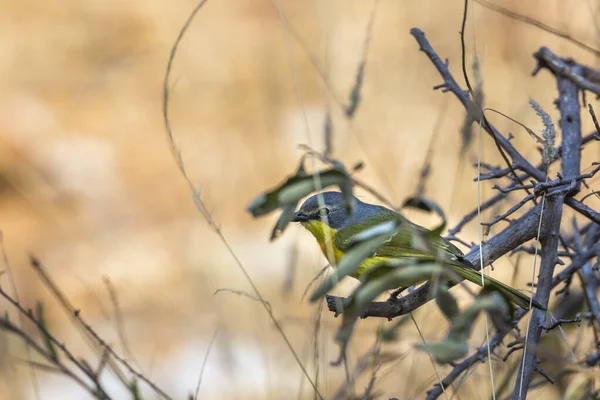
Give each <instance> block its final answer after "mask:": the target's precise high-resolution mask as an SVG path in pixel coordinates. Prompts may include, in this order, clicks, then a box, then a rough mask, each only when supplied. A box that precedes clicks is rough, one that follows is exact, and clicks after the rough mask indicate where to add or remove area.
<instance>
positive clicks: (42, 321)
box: [36, 301, 58, 361]
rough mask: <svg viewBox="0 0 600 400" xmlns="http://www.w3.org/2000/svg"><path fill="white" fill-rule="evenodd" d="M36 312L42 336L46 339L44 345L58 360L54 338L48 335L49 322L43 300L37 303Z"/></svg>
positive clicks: (51, 355)
mask: <svg viewBox="0 0 600 400" xmlns="http://www.w3.org/2000/svg"><path fill="white" fill-rule="evenodd" d="M36 314H37V322H38V324H39V331H40V336H41V337H42V339H43V341H44V346H45V347H46V350H47V351H48V353H49V354H50V357H51V358H52V359H53V360H55V361H57V360H58V352H57V351H56V347H55V346H54V343H53V342H52V339H51V338H50V336H49V335H48V324H47V323H46V317H45V315H44V304H43V303H42V302H41V301H38V302H37V304H36Z"/></svg>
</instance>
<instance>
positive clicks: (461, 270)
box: [452, 260, 546, 310]
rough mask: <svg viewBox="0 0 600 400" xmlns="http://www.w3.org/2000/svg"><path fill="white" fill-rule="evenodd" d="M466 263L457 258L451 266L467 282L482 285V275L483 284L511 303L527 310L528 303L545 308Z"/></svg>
mask: <svg viewBox="0 0 600 400" xmlns="http://www.w3.org/2000/svg"><path fill="white" fill-rule="evenodd" d="M467 263H468V261H466V260H458V262H457V263H456V264H453V265H452V268H453V269H454V271H455V272H456V273H457V274H458V275H460V276H461V277H463V278H464V279H466V280H468V281H469V282H473V283H476V284H477V285H479V286H482V284H481V275H483V282H484V285H485V286H490V287H492V288H494V289H496V290H498V291H499V292H500V293H502V294H503V295H504V296H506V297H507V298H508V299H509V300H510V301H512V302H513V303H515V304H516V305H518V306H519V307H521V308H523V309H525V310H529V305H530V304H531V305H533V306H534V307H535V308H538V309H540V310H546V307H544V306H543V305H541V304H540V303H538V302H537V301H535V300H533V299H531V298H530V297H529V296H527V295H526V294H523V293H521V292H520V291H518V290H517V289H515V288H513V287H510V286H508V285H507V284H505V283H502V282H500V281H499V280H497V279H494V278H492V277H491V276H487V275H486V274H482V273H481V272H479V271H476V270H474V269H473V268H470V267H469V266H467Z"/></svg>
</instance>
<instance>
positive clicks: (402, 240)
mask: <svg viewBox="0 0 600 400" xmlns="http://www.w3.org/2000/svg"><path fill="white" fill-rule="evenodd" d="M390 214H391V215H390ZM390 214H382V215H378V216H375V217H371V218H368V219H366V220H364V221H362V222H358V223H354V224H350V225H349V226H347V227H345V228H343V229H340V230H339V231H338V232H337V234H336V237H335V242H336V246H337V247H338V248H339V249H340V250H342V251H346V250H347V249H348V248H349V247H350V246H351V245H352V241H353V240H354V237H355V236H356V235H357V234H358V233H360V232H362V231H364V230H366V229H369V228H372V227H373V226H376V225H378V224H381V223H384V222H387V221H389V220H390V218H392V217H394V216H395V215H398V214H395V213H392V211H390ZM400 218H401V219H402V221H403V224H402V225H401V226H400V228H399V229H398V232H397V233H395V234H394V236H392V238H391V239H390V240H389V241H387V242H386V243H385V244H383V245H382V246H381V247H379V248H378V249H377V250H376V252H375V253H374V254H373V256H377V257H389V258H403V257H414V258H418V259H422V260H431V261H439V262H443V264H446V265H449V266H450V267H452V269H453V270H454V271H455V272H456V273H457V274H458V275H459V276H461V277H462V278H464V279H466V280H468V281H470V282H473V283H475V284H478V285H480V286H481V272H479V271H476V270H474V269H472V268H470V266H469V262H468V261H467V260H465V259H464V258H463V257H464V254H463V253H462V251H460V249H458V248H457V247H456V246H454V245H453V244H452V243H450V242H449V241H447V240H445V239H444V238H442V237H439V236H436V237H432V236H431V235H430V233H431V231H430V230H429V229H427V228H424V227H421V226H419V225H416V224H413V223H412V222H410V221H408V220H407V219H406V218H404V217H402V216H400ZM415 231H417V232H419V233H420V234H421V235H419V236H420V239H423V240H427V241H428V244H427V245H425V246H415V244H416V243H417V241H416V240H415V238H414V236H415ZM427 247H429V249H427ZM483 279H484V282H485V286H488V287H491V288H494V289H496V290H498V291H500V292H501V293H502V294H504V295H505V296H506V297H507V298H508V299H509V300H511V301H512V302H513V303H515V304H517V305H518V306H520V307H522V308H524V309H529V303H530V301H531V300H530V298H529V296H527V295H525V294H523V293H521V292H519V291H518V290H517V289H515V288H513V287H511V286H508V285H506V284H504V283H502V282H500V281H498V280H496V279H494V278H492V277H489V276H487V275H485V274H483ZM533 306H534V307H536V308H539V309H542V310H544V309H545V308H544V307H543V306H542V305H541V304H539V303H538V302H536V301H533Z"/></svg>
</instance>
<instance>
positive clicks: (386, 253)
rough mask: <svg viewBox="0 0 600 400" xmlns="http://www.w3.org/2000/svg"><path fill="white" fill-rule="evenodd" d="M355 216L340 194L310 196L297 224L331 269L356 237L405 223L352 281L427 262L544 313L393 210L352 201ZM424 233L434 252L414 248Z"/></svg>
mask: <svg viewBox="0 0 600 400" xmlns="http://www.w3.org/2000/svg"><path fill="white" fill-rule="evenodd" d="M351 201H352V207H351V208H350V209H351V210H352V212H350V211H349V210H348V208H347V207H346V201H345V198H344V196H343V195H342V193H340V192H334V191H330V192H323V193H320V194H316V195H313V196H311V197H309V198H308V199H307V200H305V201H304V203H303V204H302V205H301V206H300V208H299V209H298V211H296V212H295V213H294V217H293V218H292V222H299V223H300V224H301V225H302V226H303V227H304V228H306V229H307V230H308V231H309V232H310V233H311V234H312V235H313V236H314V237H315V239H316V240H317V243H318V244H319V247H320V248H321V251H322V252H323V254H324V255H325V258H327V260H328V261H329V263H330V264H331V265H336V264H337V263H339V262H340V260H341V259H342V258H343V257H344V254H345V252H346V251H348V250H349V249H350V247H352V245H353V244H354V243H355V241H356V237H357V235H359V234H360V233H361V232H364V231H366V230H368V229H370V228H373V227H374V226H377V225H380V224H383V223H385V222H388V221H400V222H401V223H400V225H399V228H398V229H397V231H396V232H395V233H394V234H393V236H391V238H390V239H389V240H388V241H386V242H385V243H384V244H383V245H382V246H380V247H379V248H377V250H375V252H374V253H373V254H372V255H371V256H370V257H368V258H366V259H365V260H364V261H362V263H361V264H360V265H359V267H358V269H357V270H356V272H354V273H353V274H352V275H351V276H352V277H353V278H356V279H360V277H361V276H362V275H363V274H365V272H367V271H368V270H370V269H371V268H374V267H375V266H377V265H378V264H380V263H382V262H385V261H387V260H390V259H403V258H413V259H418V260H423V261H437V262H440V263H442V264H443V265H445V266H448V267H450V268H452V270H453V271H454V273H456V274H457V275H459V276H460V277H462V278H464V279H466V280H468V281H470V282H473V283H476V284H478V285H479V286H482V283H481V281H482V275H483V278H484V283H485V286H487V287H491V288H494V289H496V290H498V291H500V292H501V293H502V294H503V295H504V296H505V297H506V298H508V299H509V300H510V301H512V302H513V303H515V304H517V305H518V306H519V307H521V308H523V309H526V310H528V309H529V308H530V304H533V306H534V307H536V308H540V309H545V308H544V307H543V306H542V305H540V304H539V303H538V302H536V301H532V300H531V299H530V298H529V296H527V295H525V294H523V293H521V292H520V291H518V290H517V289H515V288H512V287H510V286H508V285H506V284H504V283H502V282H500V281H499V280H497V279H494V278H492V277H490V276H487V275H485V274H482V273H481V272H479V271H477V270H476V269H475V268H474V267H473V265H472V264H471V263H470V262H469V261H468V260H467V259H465V255H464V253H463V252H462V251H461V250H460V249H459V248H458V247H456V246H455V245H454V244H452V243H451V242H449V241H448V240H446V239H444V238H442V237H441V236H438V235H432V233H431V231H430V230H429V229H427V228H425V227H422V226H419V225H417V224H414V223H413V222H411V221H409V220H408V219H407V218H406V217H404V216H403V215H401V214H400V213H398V212H396V211H393V210H390V209H389V208H386V207H383V206H380V205H375V204H368V203H364V202H362V201H360V200H359V199H357V198H356V197H354V196H352V199H351ZM415 231H416V232H420V233H421V234H423V236H424V237H427V239H428V243H429V244H430V246H429V249H425V248H423V246H419V247H415V246H413V240H412V237H413V235H414V233H415Z"/></svg>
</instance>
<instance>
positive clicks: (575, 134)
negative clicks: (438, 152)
mask: <svg viewBox="0 0 600 400" xmlns="http://www.w3.org/2000/svg"><path fill="white" fill-rule="evenodd" d="M411 34H412V35H413V36H414V37H415V39H416V40H417V42H418V43H419V46H420V50H421V51H423V52H424V53H425V54H426V55H427V56H428V57H429V59H430V61H431V62H432V63H433V64H434V66H435V67H436V68H437V70H438V72H439V73H440V75H441V76H442V78H443V83H442V84H440V85H437V86H435V87H434V89H442V91H443V92H448V91H449V92H452V93H453V94H454V95H455V96H456V97H457V98H458V99H459V101H460V102H461V103H462V104H463V106H464V107H465V109H467V110H469V109H470V107H471V102H472V100H471V99H470V96H469V92H468V91H465V90H463V89H461V88H460V86H459V85H458V84H457V82H456V80H455V79H454V78H453V77H452V75H451V74H450V72H449V69H448V61H447V60H446V61H445V62H444V61H442V60H441V59H440V57H439V56H438V55H437V53H436V52H435V51H434V50H433V48H432V47H431V45H430V44H429V42H428V41H427V39H425V35H424V34H423V32H422V31H420V30H419V29H416V28H414V29H412V30H411ZM546 50H547V49H546ZM546 50H544V49H542V50H540V52H538V53H536V58H538V67H547V68H550V69H551V70H552V71H553V73H555V74H556V75H557V78H558V82H559V93H560V97H559V100H558V105H559V108H560V111H561V116H562V118H561V121H560V128H561V131H562V143H561V146H559V147H558V148H557V149H556V150H555V153H556V154H557V156H556V157H555V158H553V159H551V160H549V159H545V163H542V164H540V165H538V166H534V165H533V164H531V163H530V162H529V161H528V160H526V159H525V157H524V156H522V155H521V153H520V152H519V151H518V150H517V149H516V148H515V147H514V146H513V145H512V143H511V142H510V140H509V139H507V138H506V137H505V136H503V135H502V134H501V133H500V132H498V131H497V129H496V128H495V127H493V125H491V124H489V123H487V124H485V125H483V128H484V129H486V131H487V132H488V133H489V134H490V135H492V136H493V137H494V138H495V140H496V141H497V142H498V143H499V144H500V145H501V147H502V148H503V149H504V150H505V151H506V153H507V154H508V155H509V156H510V158H511V159H512V162H511V163H510V167H509V168H502V169H500V168H495V167H491V166H490V167H489V168H488V170H489V172H488V173H487V174H486V175H484V176H485V177H486V178H487V179H495V178H501V177H505V176H507V175H508V174H510V173H511V172H512V173H513V174H514V170H519V171H521V173H520V174H519V175H518V176H517V175H516V174H514V178H512V177H511V179H512V180H513V184H512V185H511V186H507V187H503V188H500V193H498V194H496V195H495V196H494V197H492V198H490V199H489V200H488V201H486V202H484V203H483V204H482V205H481V208H482V209H487V208H490V207H492V206H493V205H495V204H498V203H499V202H501V201H502V200H505V199H506V198H507V196H508V193H509V192H515V191H516V190H520V189H524V190H526V191H527V190H529V189H531V190H533V192H528V195H527V196H525V197H524V198H523V199H522V200H521V201H519V202H517V203H516V205H515V206H513V207H512V208H511V209H509V210H508V211H507V212H506V213H505V214H503V215H501V216H500V217H498V218H497V219H496V220H494V221H492V222H491V223H488V224H487V225H492V224H493V223H495V222H497V221H499V220H505V219H507V217H508V216H509V215H511V214H513V213H514V212H516V211H517V210H518V209H519V208H521V207H522V206H523V205H525V204H526V203H527V201H530V200H533V201H535V199H536V198H537V197H538V196H540V195H542V194H544V195H545V196H546V198H545V200H544V201H543V202H542V204H543V206H542V204H535V205H532V208H531V209H529V210H528V211H526V212H525V213H524V214H523V215H522V216H520V217H518V218H517V219H516V220H514V221H510V222H511V223H510V225H509V226H508V227H507V228H506V229H504V230H503V231H502V232H500V233H499V234H497V235H495V236H493V237H492V238H491V239H489V241H488V242H487V243H485V245H484V249H483V251H484V257H483V258H484V261H483V266H486V265H488V264H489V263H490V262H492V261H494V260H495V259H497V258H498V257H500V256H502V255H503V254H506V253H507V252H510V251H512V250H514V249H516V248H518V247H520V246H521V247H522V245H523V244H524V243H525V242H527V241H529V240H530V239H532V238H534V237H535V236H536V234H537V227H538V224H539V222H540V220H539V219H540V214H542V207H543V208H544V211H543V218H542V221H541V225H540V228H541V237H540V241H541V243H542V250H541V260H542V261H541V266H540V274H539V280H538V282H537V283H536V284H535V287H536V289H537V290H536V294H535V297H534V298H535V299H536V300H537V301H538V302H539V303H541V304H543V305H548V303H549V300H550V294H551V293H552V290H554V289H555V288H556V287H557V286H558V285H559V284H561V283H565V284H566V285H569V284H570V282H571V279H572V276H573V275H574V274H581V275H582V276H583V275H586V274H587V278H585V281H586V282H587V281H593V282H596V279H597V277H596V276H597V272H595V271H591V272H592V273H593V274H596V275H594V276H591V275H589V272H590V270H591V268H592V267H591V263H590V260H591V259H593V258H596V257H599V256H600V244H598V243H597V241H598V235H593V234H590V235H589V237H590V238H594V239H590V240H588V241H587V242H586V245H585V248H583V249H578V250H577V251H576V252H575V253H572V252H571V251H572V249H573V247H572V246H573V240H565V239H564V237H562V234H561V232H560V227H561V216H562V213H563V203H564V204H566V205H568V206H569V207H570V208H572V209H573V210H574V211H576V212H577V213H579V214H581V215H583V216H585V217H587V218H588V219H589V220H591V221H592V223H591V224H587V225H586V228H585V229H586V230H587V229H588V228H589V227H590V226H592V227H593V226H597V224H600V213H598V211H596V210H594V209H593V208H591V207H589V206H587V205H585V204H583V203H582V201H579V200H576V199H575V198H574V197H573V195H574V194H576V193H577V192H578V191H579V186H580V184H582V183H583V184H584V185H585V180H586V179H589V178H591V177H593V176H594V175H595V174H596V173H597V172H598V171H600V165H599V164H597V163H595V167H594V168H593V169H592V170H591V171H590V172H587V173H584V174H581V173H580V164H581V148H582V146H583V145H585V144H587V143H589V142H592V141H594V139H596V137H597V136H598V134H597V133H592V134H590V135H587V136H586V137H584V138H582V137H581V120H580V107H579V102H578V96H577V94H578V91H579V88H582V89H586V90H592V89H594V87H593V86H590V85H589V83H590V81H591V82H592V83H593V84H596V83H595V82H594V80H595V79H596V77H599V78H598V84H599V85H600V73H597V72H596V71H594V70H591V69H589V68H587V67H581V66H578V65H576V64H575V63H574V62H573V61H572V60H562V59H558V58H557V57H556V56H554V55H553V54H552V53H551V52H549V51H546ZM561 63H562V64H561ZM537 70H539V68H538V69H537ZM537 70H536V71H535V72H537ZM578 77H579V78H581V77H583V78H585V79H587V81H586V82H584V81H582V79H578ZM586 84H587V86H586ZM599 93H600V92H599ZM541 112H543V110H541ZM557 160H561V163H562V165H561V167H562V173H561V174H559V175H558V179H555V180H547V178H546V173H547V172H546V171H547V170H548V166H549V164H550V163H552V162H554V161H557ZM527 179H532V183H531V184H523V183H522V181H524V180H527ZM586 187H587V185H586ZM476 215H477V210H473V211H472V212H470V213H469V214H467V215H466V216H465V217H464V218H463V220H461V221H460V222H459V223H458V224H457V226H456V227H455V228H453V229H451V230H450V231H449V235H448V236H447V238H448V239H450V240H458V241H460V240H459V239H458V238H457V237H456V234H457V233H458V232H459V231H460V230H461V229H462V228H463V227H464V226H465V225H466V224H467V223H469V222H470V221H472V220H473V219H474V218H475V216H476ZM590 230H592V231H593V230H594V229H590ZM582 231H583V230H582ZM586 238H587V237H586ZM559 240H560V243H561V244H562V245H563V247H565V251H561V252H559V251H558V245H559ZM461 242H462V241H461ZM462 243H463V244H465V245H468V244H466V243H464V242H462ZM569 243H570V244H569ZM567 246H568V247H567ZM478 251H479V249H478V247H473V248H472V249H471V252H470V253H468V254H467V255H466V258H467V259H468V260H469V261H471V263H472V264H473V265H474V267H475V268H477V269H480V268H481V267H482V265H480V263H479V257H478ZM559 255H560V256H563V257H567V258H570V260H571V265H570V266H569V267H567V268H565V269H564V270H562V271H561V272H559V273H558V274H556V276H554V268H555V266H556V264H557V263H559V264H564V263H562V261H560V260H559V259H558V256H559ZM592 278H593V279H592ZM595 285H597V284H596V283H594V284H588V285H586V284H583V285H582V286H583V287H584V290H585V292H586V294H587V297H586V299H587V301H588V305H589V306H590V309H591V310H592V312H591V313H590V315H591V317H592V318H593V319H594V320H596V322H597V326H598V327H599V328H600V319H598V318H597V317H596V316H595V315H594V314H595V312H594V309H595V308H597V311H598V314H600V303H598V299H597V296H596V292H597V286H595ZM586 286H587V287H586ZM429 288H430V285H429V283H426V284H424V285H422V286H421V287H419V288H417V289H416V290H414V291H413V292H411V293H409V294H407V295H406V296H404V297H402V298H399V299H390V300H388V301H386V302H374V303H371V304H369V306H368V307H367V309H366V310H365V312H364V314H363V317H385V318H388V319H391V318H394V317H396V316H399V315H403V314H406V313H409V312H411V311H413V310H415V309H417V308H418V307H420V306H422V305H423V304H425V303H426V302H427V301H429V300H430V299H431V296H430V293H429ZM559 292H560V291H559ZM559 292H557V293H559ZM592 294H593V295H592ZM341 300H342V299H341V298H338V297H334V296H328V298H327V303H328V307H329V309H330V310H331V311H334V312H336V313H337V312H339V311H340V310H338V309H337V306H336V305H337V304H341ZM596 305H598V307H596ZM525 315H527V312H526V311H525V310H520V311H519V312H518V314H517V318H516V321H515V324H516V322H517V321H518V320H520V319H522V318H523V316H525ZM567 322H569V320H560V321H559V322H558V323H555V324H545V313H544V312H543V311H540V310H534V311H533V313H532V318H531V323H530V324H529V326H528V334H527V339H528V340H527V343H526V344H525V345H520V346H517V347H515V348H514V350H513V351H518V350H520V349H524V353H525V355H524V360H523V363H522V365H521V370H522V371H523V373H522V378H521V374H520V376H519V378H518V381H517V384H516V385H515V389H514V392H513V398H517V399H518V398H523V397H524V396H525V395H526V393H527V389H528V386H529V382H530V381H531V376H532V373H533V372H538V373H539V374H541V375H542V376H546V378H547V379H550V381H553V380H552V379H551V378H550V377H549V376H547V374H545V372H544V371H543V369H542V368H541V366H540V365H538V363H539V358H538V356H537V354H536V350H535V349H536V348H537V343H539V339H540V336H541V335H542V331H543V330H544V329H550V328H553V327H556V326H558V325H560V324H562V323H567ZM505 335H506V332H504V333H498V334H496V335H495V336H494V337H493V338H492V339H491V342H490V346H491V348H492V349H494V348H496V347H497V346H498V345H499V344H500V343H501V342H502V339H503V338H504V336H505ZM523 342H525V341H524V340H522V341H521V343H523ZM599 353H600V352H599ZM486 357H487V344H486V345H484V346H482V347H481V348H480V349H478V351H477V352H475V353H474V354H473V355H472V356H471V357H469V358H467V359H466V360H464V361H463V362H462V363H460V364H458V365H456V366H455V367H454V369H453V370H452V372H451V373H450V374H449V375H448V376H447V377H446V378H444V379H443V380H442V385H443V386H444V387H447V386H448V385H450V384H451V383H452V382H454V380H455V379H456V378H457V377H458V376H460V375H461V374H462V373H464V372H465V371H466V370H467V369H468V368H469V367H471V366H472V365H473V364H475V363H476V362H477V361H479V360H482V361H483V360H484V359H485V358H486ZM599 361H600V355H598V354H592V355H590V356H588V357H587V359H586V363H587V365H596V364H597V363H598V362H599ZM521 382H522V383H521ZM441 393H442V387H441V386H440V385H436V386H435V387H434V388H433V389H432V390H431V391H430V392H429V393H428V397H427V398H428V399H434V398H437V397H438V396H439V395H440V394H441Z"/></svg>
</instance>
